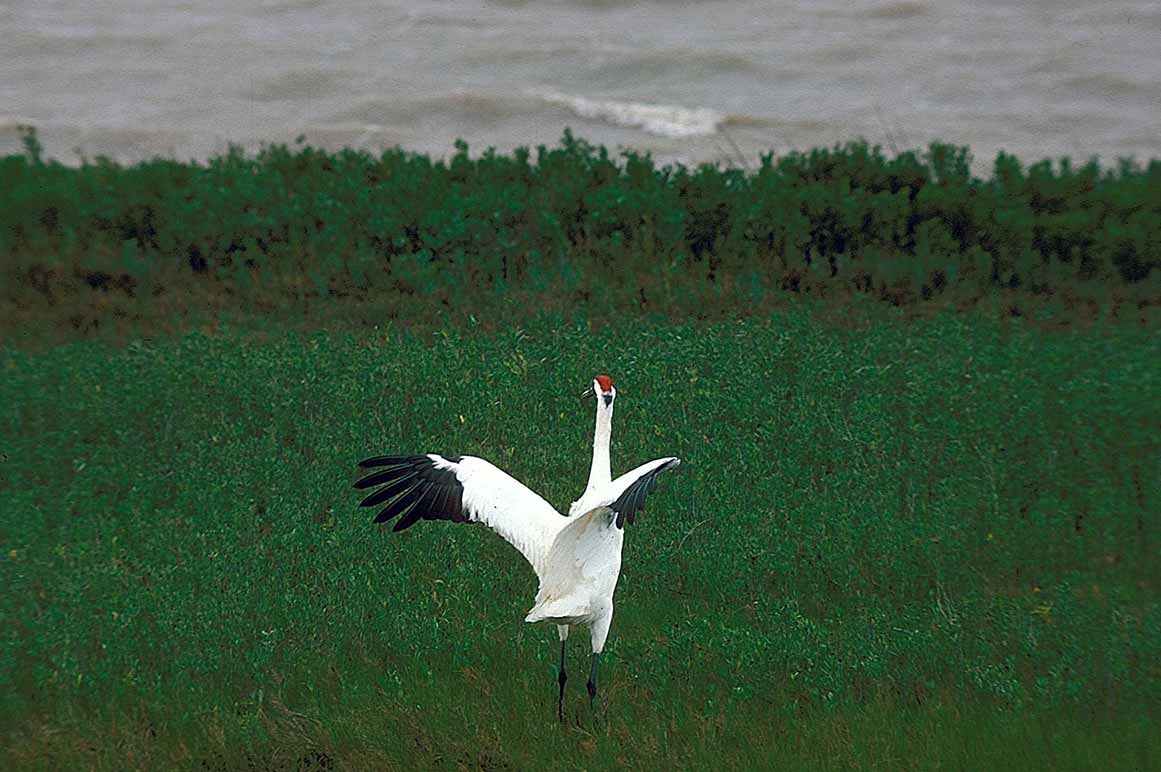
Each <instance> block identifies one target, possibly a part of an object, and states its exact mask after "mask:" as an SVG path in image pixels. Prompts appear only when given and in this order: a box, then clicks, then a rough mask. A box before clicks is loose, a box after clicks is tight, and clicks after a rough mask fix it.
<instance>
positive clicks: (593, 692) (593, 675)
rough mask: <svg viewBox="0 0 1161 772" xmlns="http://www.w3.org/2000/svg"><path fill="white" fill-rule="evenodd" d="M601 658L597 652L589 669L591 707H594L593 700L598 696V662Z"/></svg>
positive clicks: (594, 653)
mask: <svg viewBox="0 0 1161 772" xmlns="http://www.w3.org/2000/svg"><path fill="white" fill-rule="evenodd" d="M600 656H601V655H600V654H597V653H596V652H595V651H594V652H593V664H592V667H590V668H589V683H588V687H589V707H592V705H593V700H594V699H596V696H597V662H598V661H599V658H600Z"/></svg>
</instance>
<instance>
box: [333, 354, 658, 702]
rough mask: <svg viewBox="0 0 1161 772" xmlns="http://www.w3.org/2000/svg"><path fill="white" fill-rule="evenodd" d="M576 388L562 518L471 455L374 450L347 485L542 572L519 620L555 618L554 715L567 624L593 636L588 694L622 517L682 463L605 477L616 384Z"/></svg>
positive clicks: (391, 514) (405, 515) (599, 380)
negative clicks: (488, 534) (504, 545)
mask: <svg viewBox="0 0 1161 772" xmlns="http://www.w3.org/2000/svg"><path fill="white" fill-rule="evenodd" d="M582 396H586V397H587V396H593V397H596V403H597V418H596V429H595V430H594V434H593V461H592V468H591V469H590V471H589V481H588V485H587V486H586V488H585V491H584V493H583V494H582V495H581V497H580V498H579V499H578V500H577V501H575V502H573V504H572V505H571V506H570V507H569V514H568V516H567V517H565V516H562V515H561V514H560V513H559V512H557V511H556V509H555V508H554V507H553V506H552V505H551V504H549V503H548V502H547V501H545V500H544V499H543V498H541V497H540V496H539V495H537V494H536V493H534V492H533V491H531V490H529V489H528V488H527V487H525V486H524V485H523V484H522V483H520V482H519V481H517V480H515V479H514V478H512V477H510V476H509V475H507V474H505V473H504V472H503V471H502V470H500V469H498V468H497V467H495V466H493V465H492V464H490V463H488V462H487V461H485V460H484V459H482V458H476V457H474V456H441V455H438V454H435V453H429V454H427V455H413V456H375V457H373V458H368V459H366V460H364V461H361V462H360V463H359V467H360V468H362V469H373V470H376V471H373V472H371V473H370V474H368V475H366V476H365V477H363V478H362V479H360V480H359V481H358V482H356V483H355V487H356V488H359V489H365V488H375V487H378V490H376V491H374V492H373V493H371V494H370V495H368V496H367V497H366V498H364V499H363V500H362V502H360V504H359V506H362V507H378V506H381V505H384V504H385V505H386V506H385V507H384V508H383V509H382V511H380V512H379V514H378V515H377V516H376V517H375V521H374V522H376V523H385V522H388V521H389V520H391V519H392V518H395V517H399V520H398V521H397V522H396V523H395V525H394V527H393V528H392V530H393V531H402V530H404V529H405V528H409V527H410V526H412V525H414V524H415V523H416V522H417V521H419V520H421V519H422V520H451V521H453V522H457V523H483V524H484V525H486V526H488V527H489V528H491V529H492V530H494V531H495V532H496V533H498V534H500V536H502V537H503V538H504V539H505V540H506V541H507V542H508V543H509V544H511V545H512V546H514V547H515V548H516V549H518V550H520V554H522V555H523V556H524V558H525V559H526V560H527V561H528V562H529V563H530V564H531V565H532V568H533V570H535V571H536V576H537V578H538V579H539V580H540V587H539V590H538V592H537V593H536V600H535V603H534V605H533V607H532V609H531V610H530V611H529V612H528V615H527V616H526V617H525V619H524V621H525V622H541V621H549V622H555V623H556V625H557V631H558V634H559V636H560V671H559V676H558V682H559V684H560V692H559V696H558V698H557V715H558V717H559V718H560V719H561V720H563V719H564V683H565V680H566V678H567V676H566V674H565V667H564V649H565V641H566V639H567V638H568V631H569V627H570V626H571V625H580V624H583V625H586V626H588V628H589V634H590V637H591V641H592V660H591V666H590V668H589V680H588V692H589V701H590V702H592V701H593V699H594V698H595V697H596V694H597V665H598V662H599V659H600V653H601V651H602V649H604V646H605V640H606V638H608V635H609V625H610V623H611V622H612V620H613V591H614V590H615V589H616V587H617V579H618V577H619V576H620V573H621V547H622V545H623V544H624V541H625V532H624V527H625V524H626V523H628V524H630V525H632V524H633V522H634V521H635V520H636V517H637V513H638V512H639V511H641V510H642V509H644V507H645V497H646V496H647V495H648V494H649V493H650V492H652V490H653V489H654V487H656V485H657V476H658V475H660V474H661V473H662V472H664V471H665V470H667V469H672V468H674V467H676V466H677V465H678V464H680V463H681V461H680V459H678V458H675V457H672V456H670V457H666V458H658V459H654V460H653V461H649V462H647V463H645V464H642V465H641V466H639V467H637V468H636V469H634V470H632V471H630V472H626V473H625V474H623V475H621V476H620V477H618V478H617V479H615V480H613V479H612V474H611V472H610V465H609V437H610V434H611V431H612V420H613V402H614V400H615V399H616V396H617V392H616V389H614V388H613V384H612V381H611V380H610V378H609V376H607V375H598V376H596V378H594V379H593V383H592V387H591V388H590V389H589V390H588V391H586V392H585V393H584V395H582Z"/></svg>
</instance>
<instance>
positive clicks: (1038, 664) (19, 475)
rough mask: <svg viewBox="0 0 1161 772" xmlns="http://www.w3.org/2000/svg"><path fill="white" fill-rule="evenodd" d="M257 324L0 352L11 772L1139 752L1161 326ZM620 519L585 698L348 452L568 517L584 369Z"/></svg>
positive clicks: (487, 555) (799, 320) (690, 764)
mask: <svg viewBox="0 0 1161 772" xmlns="http://www.w3.org/2000/svg"><path fill="white" fill-rule="evenodd" d="M821 308H822V306H820V305H819V304H817V303H803V304H792V305H789V306H787V307H784V308H781V309H776V310H772V311H770V312H769V313H768V314H766V315H765V316H764V317H763V318H761V319H748V320H743V321H725V322H712V323H711V322H698V323H680V322H675V321H671V320H657V319H652V320H650V319H640V318H639V319H611V320H610V319H607V320H591V321H589V322H577V321H575V320H568V319H563V318H551V317H541V318H539V319H534V320H530V321H529V322H528V323H526V324H524V325H521V326H512V327H509V328H505V329H498V330H485V329H482V328H479V327H472V326H470V325H468V326H463V327H453V328H445V329H440V330H436V331H434V332H433V331H431V330H427V329H424V330H411V331H409V330H405V329H401V328H398V327H391V326H384V327H380V328H377V329H376V328H362V327H360V328H341V327H333V328H331V329H328V330H325V331H324V330H314V331H311V330H307V329H292V328H289V327H288V328H285V329H282V328H278V329H245V328H241V327H219V328H216V329H215V330H213V331H211V332H208V333H207V332H191V333H187V334H182V335H177V336H171V337H154V338H148V337H139V338H134V339H131V340H128V341H124V340H122V341H107V340H95V341H94V340H88V341H78V342H71V343H65V344H61V345H56V346H53V347H36V348H29V347H25V346H18V345H15V344H14V343H11V342H9V343H8V344H6V345H5V347H4V348H3V349H2V351H0V372H3V378H0V405H2V406H3V408H2V410H0V438H2V440H0V441H2V443H3V446H2V448H0V452H2V453H3V462H2V464H0V496H2V499H0V501H2V507H0V509H2V512H3V514H2V517H0V548H2V550H3V553H2V555H3V558H2V560H0V576H2V580H3V585H4V587H5V592H4V594H3V597H2V600H0V604H2V605H0V610H2V612H3V619H4V622H5V623H4V625H3V628H2V630H0V636H2V637H0V683H3V699H2V702H0V726H2V728H3V731H2V735H0V742H2V744H3V747H4V752H3V753H4V756H5V758H6V762H5V766H6V767H8V768H12V767H19V768H48V769H81V768H93V769H126V768H133V769H165V768H187V769H242V768H257V769H266V768H270V769H372V768H378V769H392V768H411V767H412V766H419V767H438V768H488V769H496V768H516V769H524V768H535V767H552V768H570V769H571V768H576V769H591V768H611V767H633V768H659V767H676V768H722V767H725V768H736V769H753V768H786V769H846V768H851V769H854V768H859V769H868V768H878V769H891V770H895V769H935V768H939V769H964V770H969V769H1021V770H1024V769H1043V770H1062V769H1101V770H1105V769H1142V770H1143V769H1150V768H1153V769H1155V768H1157V767H1158V765H1161V751H1159V743H1158V741H1157V737H1158V736H1159V732H1161V712H1159V707H1158V705H1159V698H1161V688H1159V677H1161V666H1159V663H1161V608H1159V606H1158V601H1157V598H1158V595H1157V593H1158V571H1157V564H1158V560H1157V559H1158V542H1157V532H1158V531H1157V529H1158V511H1159V506H1161V474H1159V471H1161V470H1159V460H1161V453H1159V451H1161V447H1159V445H1161V440H1159V438H1158V431H1157V430H1158V427H1159V426H1161V402H1159V401H1158V399H1157V395H1158V394H1159V393H1161V344H1159V342H1158V337H1157V336H1156V335H1155V334H1154V332H1155V331H1154V330H1151V329H1149V328H1148V327H1145V326H1139V325H1132V324H1126V323H1123V322H1115V321H1107V322H1101V321H1098V322H1094V323H1092V324H1090V325H1087V326H1084V327H1083V328H1070V329H1064V330H1060V329H1040V328H1037V327H1035V326H1033V325H1030V324H1027V323H1025V321H1024V320H1020V319H1009V320H1006V321H994V320H989V319H987V318H984V317H983V316H981V315H980V314H975V313H972V312H960V313H950V312H949V313H935V314H931V315H929V316H926V317H923V318H912V317H911V316H909V315H908V314H906V313H904V312H901V311H897V310H893V309H886V308H883V307H864V308H862V310H861V311H859V312H858V313H852V314H848V315H845V316H840V317H836V316H834V315H833V314H824V313H820V309H821ZM598 371H607V372H609V373H611V374H612V375H613V378H614V380H615V382H616V383H617V385H618V387H619V394H620V398H619V400H618V403H617V405H618V407H617V414H616V417H615V422H614V437H613V447H612V454H613V466H614V472H615V473H617V472H619V471H624V470H626V469H628V468H630V467H631V466H634V465H636V464H638V463H640V462H642V461H644V460H647V459H649V458H652V457H655V456H658V455H667V454H674V455H678V456H680V457H681V458H682V459H683V464H682V466H681V467H680V469H678V470H677V471H675V472H673V473H670V474H669V475H667V476H666V478H665V479H663V480H661V483H660V485H659V487H658V490H657V491H656V492H655V493H654V494H653V495H652V496H651V497H650V499H649V501H648V503H647V506H646V510H645V512H644V513H643V514H642V516H641V517H640V518H639V519H638V521H637V523H636V525H635V526H633V527H632V528H631V529H630V531H629V532H628V534H627V540H626V554H625V565H624V573H623V575H622V578H621V582H620V585H619V586H618V590H617V604H618V605H617V611H616V616H615V618H614V621H613V629H612V634H611V636H610V642H609V645H608V646H607V648H606V655H605V657H604V658H603V670H602V691H601V692H600V695H599V698H598V702H597V704H596V706H595V709H590V706H589V703H588V697H587V694H586V693H585V690H584V685H583V672H584V669H585V667H584V666H585V662H586V661H587V655H588V648H587V646H588V642H587V636H586V635H585V634H583V633H580V634H577V635H574V636H573V637H572V639H571V640H570V643H569V658H570V659H569V661H570V664H571V667H570V670H571V672H572V675H573V677H572V678H571V679H570V681H569V684H568V692H567V695H566V721H565V723H564V724H563V725H561V724H558V722H557V719H556V706H555V701H556V682H555V667H556V662H555V659H556V654H557V646H556V643H555V641H556V637H555V635H556V633H555V630H554V628H552V627H551V626H539V627H536V626H530V625H525V624H523V622H522V619H523V615H524V613H525V612H526V611H527V609H528V608H529V607H530V605H531V602H532V598H533V596H534V594H535V591H536V580H535V576H534V574H533V572H532V571H531V569H530V568H529V567H527V566H526V565H525V564H524V563H523V561H522V560H521V558H520V556H519V554H518V553H517V552H516V551H515V550H514V549H512V548H511V547H509V546H508V545H507V544H505V543H504V542H503V541H502V540H501V539H500V538H498V537H497V536H496V535H494V534H492V533H491V532H489V531H488V530H487V529H485V528H482V527H473V526H463V525H454V524H451V523H445V522H420V523H419V524H417V525H416V526H415V527H413V528H411V529H410V530H408V531H406V532H404V533H400V534H394V533H391V532H390V530H389V529H388V528H383V527H379V526H374V525H372V524H371V523H370V519H371V516H372V515H373V513H372V512H369V511H368V510H360V509H357V508H356V504H357V502H358V500H359V494H358V492H357V491H354V490H353V489H352V488H351V483H352V481H353V480H354V479H355V476H356V470H355V468H354V464H355V462H356V461H357V460H359V459H360V458H362V457H364V456H366V455H370V454H375V453H384V452H396V451H405V452H411V451H436V452H447V453H459V454H477V455H480V456H483V457H485V458H488V459H490V460H491V461H493V462H494V463H496V464H498V465H500V466H502V467H504V468H505V469H507V470H508V471H509V472H511V473H512V474H513V475H515V476H516V477H518V478H519V479H521V480H523V481H525V482H526V483H528V484H529V485H530V486H531V487H533V488H534V489H536V490H537V491H539V492H541V493H542V494H543V495H544V496H545V497H546V498H548V499H549V500H550V501H552V502H553V503H554V504H556V505H557V506H558V507H560V508H565V507H567V505H568V502H569V501H571V500H572V499H573V498H575V497H576V495H577V494H578V493H579V492H580V491H581V489H582V487H583V485H584V481H585V478H586V475H587V468H588V461H589V445H590V442H591V432H592V420H593V416H592V405H591V403H587V402H581V401H580V400H579V399H578V397H577V395H578V393H579V392H580V391H581V390H582V389H583V388H584V387H585V386H586V385H587V384H588V382H589V379H590V377H591V375H592V374H593V373H594V372H598Z"/></svg>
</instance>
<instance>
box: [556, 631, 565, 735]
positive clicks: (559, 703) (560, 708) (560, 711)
mask: <svg viewBox="0 0 1161 772" xmlns="http://www.w3.org/2000/svg"><path fill="white" fill-rule="evenodd" d="M556 680H557V681H559V682H560V697H558V698H557V700H556V716H557V718H559V719H560V720H561V721H564V682H565V681H567V680H568V675H567V674H566V673H565V672H564V641H561V642H560V675H559V676H557V679H556Z"/></svg>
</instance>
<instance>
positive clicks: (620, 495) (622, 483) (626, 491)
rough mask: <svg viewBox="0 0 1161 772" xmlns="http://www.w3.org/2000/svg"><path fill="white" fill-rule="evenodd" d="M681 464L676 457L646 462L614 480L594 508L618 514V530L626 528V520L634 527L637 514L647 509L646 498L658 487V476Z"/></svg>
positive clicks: (602, 493)
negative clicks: (604, 508)
mask: <svg viewBox="0 0 1161 772" xmlns="http://www.w3.org/2000/svg"><path fill="white" fill-rule="evenodd" d="M680 464H681V459H680V458H676V457H674V456H669V457H668V458H655V459H653V460H652V461H646V462H645V463H644V464H642V465H641V466H639V467H637V468H636V469H634V470H632V471H630V472H625V474H623V475H621V476H620V477H618V478H617V479H616V480H613V482H612V483H610V484H609V487H608V488H606V489H605V490H604V491H602V492H601V499H600V501H598V502H596V503H594V504H593V506H606V507H609V508H610V509H612V510H613V511H614V512H616V513H617V522H616V525H617V527H618V528H624V527H625V521H626V520H628V522H629V524H630V525H632V524H633V522H634V521H635V520H636V519H637V513H638V512H640V511H641V510H643V509H644V508H645V497H646V496H648V495H649V494H650V493H652V492H653V489H654V488H656V487H657V475H659V474H661V473H662V472H664V471H665V470H667V469H673V468H674V467H676V466H678V465H680Z"/></svg>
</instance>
